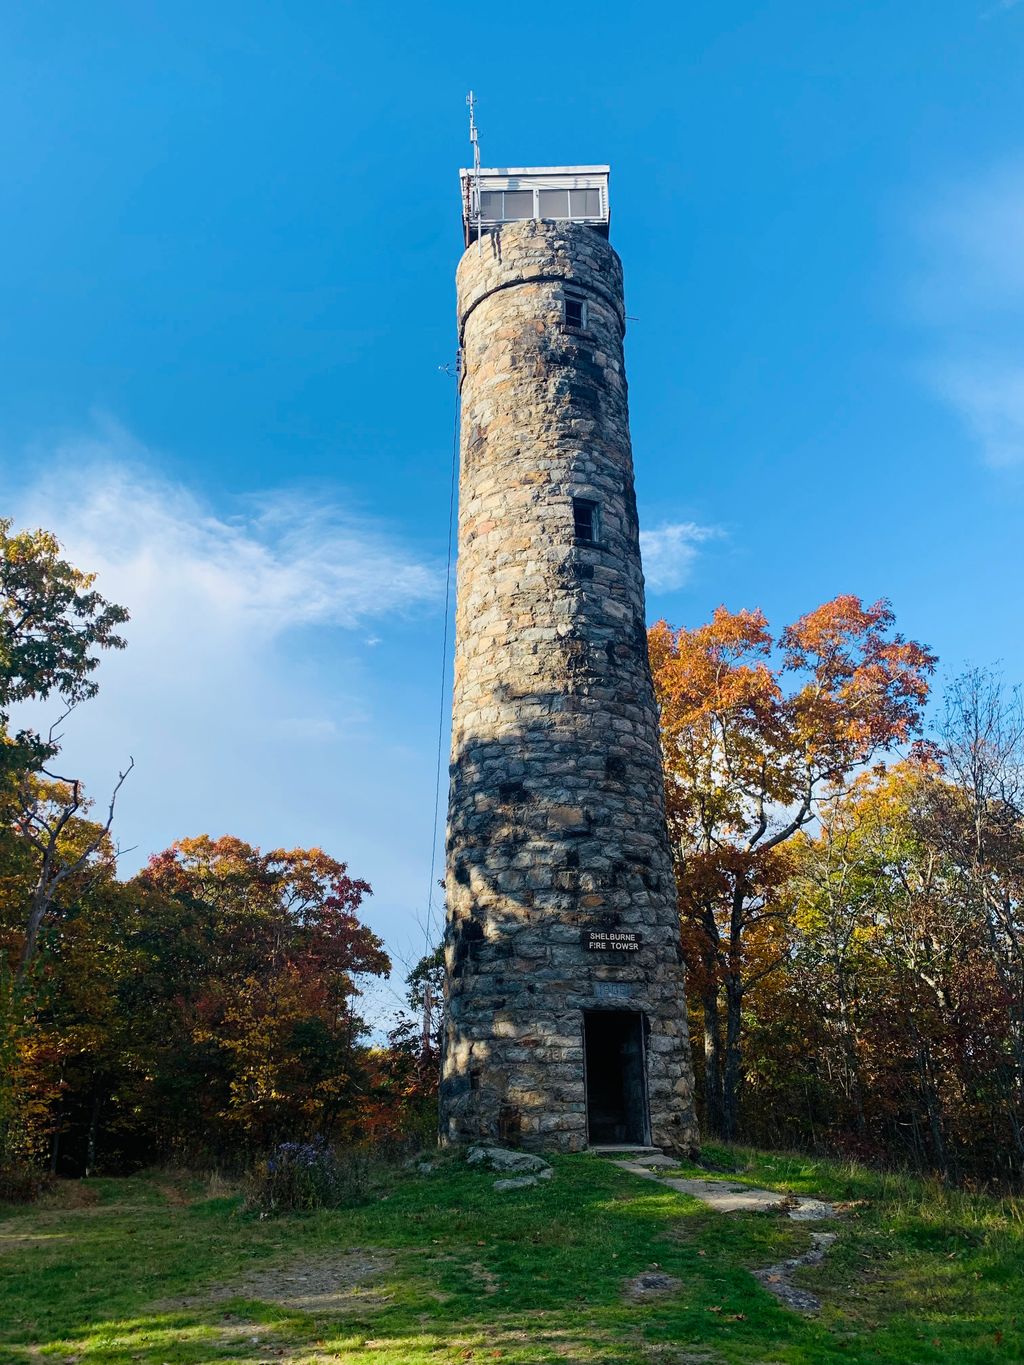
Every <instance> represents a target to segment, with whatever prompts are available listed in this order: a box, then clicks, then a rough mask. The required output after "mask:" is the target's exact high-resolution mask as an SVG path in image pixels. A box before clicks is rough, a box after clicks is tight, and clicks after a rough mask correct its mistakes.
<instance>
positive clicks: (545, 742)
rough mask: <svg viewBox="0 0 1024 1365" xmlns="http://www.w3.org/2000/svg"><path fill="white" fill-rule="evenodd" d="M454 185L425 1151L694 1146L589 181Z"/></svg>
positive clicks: (613, 262) (649, 702)
mask: <svg viewBox="0 0 1024 1365" xmlns="http://www.w3.org/2000/svg"><path fill="white" fill-rule="evenodd" d="M462 186H463V215H464V225H465V231H466V252H465V255H464V256H463V258H462V261H461V263H460V265H459V269H458V312H459V334H460V344H461V353H462V368H461V377H460V382H461V384H462V433H461V439H462V444H461V451H462V466H461V475H460V485H459V558H458V598H457V616H456V649H455V698H454V723H453V735H452V767H451V795H450V803H449V813H448V845H447V847H448V863H447V868H448V871H447V900H448V924H447V934H446V945H445V952H446V961H447V1010H446V1021H445V1039H444V1059H443V1074H442V1085H441V1130H442V1137H443V1138H444V1139H445V1140H448V1141H463V1140H467V1139H481V1138H483V1139H492V1140H498V1141H504V1142H512V1143H516V1144H521V1145H522V1146H525V1147H531V1148H554V1149H558V1150H562V1151H578V1150H580V1149H582V1148H585V1147H587V1146H588V1145H594V1144H605V1143H607V1144H622V1145H640V1144H646V1143H654V1144H656V1145H659V1146H663V1147H667V1148H671V1149H675V1150H692V1149H694V1148H695V1147H696V1145H697V1132H696V1126H695V1123H694V1117H693V1107H692V1088H693V1082H692V1071H691V1063H690V1051H689V1041H688V1037H687V1030H686V1012H685V1006H684V1002H683V970H682V964H681V961H680V955H679V946H678V945H679V928H678V912H677V906H676V892H675V885H674V881H673V875H672V863H671V858H670V853H669V845H668V836H667V833H666V828H665V812H664V792H663V787H662V765H661V754H660V749H659V743H658V716H657V710H656V707H655V701H654V693H653V688H652V684H651V675H650V667H649V664H648V658H647V637H646V631H645V620H644V586H643V576H642V573H641V569H640V547H639V530H638V525H637V514H636V501H635V498H634V493H633V466H632V456H631V453H630V442H629V427H628V418H627V408H626V379H625V373H624V369H623V355H622V342H623V334H624V332H625V313H624V307H623V293H622V267H621V265H620V262H619V258H618V256H617V255H616V254H615V252H614V251H613V250H612V248H611V246H610V245H609V244H608V240H607V237H608V221H609V214H608V167H607V166H566V167H557V168H549V169H535V168H534V169H522V168H506V169H504V170H487V171H481V170H479V169H475V170H474V171H464V172H462Z"/></svg>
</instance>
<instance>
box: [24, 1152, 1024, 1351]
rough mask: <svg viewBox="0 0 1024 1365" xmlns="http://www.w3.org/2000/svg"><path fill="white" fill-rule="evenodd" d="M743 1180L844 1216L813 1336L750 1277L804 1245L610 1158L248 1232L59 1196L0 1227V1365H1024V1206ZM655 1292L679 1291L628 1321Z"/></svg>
mask: <svg viewBox="0 0 1024 1365" xmlns="http://www.w3.org/2000/svg"><path fill="white" fill-rule="evenodd" d="M709 1155H710V1158H711V1159H712V1160H714V1161H717V1162H718V1163H719V1164H721V1165H723V1166H729V1167H733V1168H735V1169H736V1171H737V1174H736V1175H735V1176H732V1177H730V1178H731V1179H739V1180H743V1181H748V1182H750V1183H753V1184H760V1185H766V1186H768V1187H770V1188H773V1189H780V1190H792V1191H793V1192H794V1193H799V1194H815V1195H821V1196H823V1197H825V1198H828V1199H833V1200H840V1201H844V1202H846V1203H847V1204H848V1205H850V1207H848V1208H847V1210H846V1212H845V1213H844V1215H843V1217H842V1218H841V1219H839V1220H837V1221H836V1222H835V1223H833V1224H831V1225H830V1226H831V1227H832V1228H833V1229H834V1230H836V1231H838V1232H839V1234H840V1237H839V1241H838V1242H837V1244H836V1246H835V1247H834V1249H833V1251H832V1252H831V1254H830V1256H829V1258H828V1260H827V1261H826V1262H825V1264H824V1265H823V1266H820V1267H813V1268H808V1269H806V1270H803V1271H801V1272H799V1273H798V1275H797V1282H798V1283H800V1284H802V1285H803V1286H804V1287H806V1288H808V1289H811V1290H813V1292H815V1293H816V1294H818V1295H819V1297H820V1298H821V1300H822V1310H821V1312H820V1314H819V1315H818V1316H817V1317H812V1318H808V1317H802V1316H800V1315H798V1314H796V1313H793V1312H790V1311H789V1310H787V1309H785V1308H782V1307H781V1306H780V1305H779V1304H778V1303H777V1302H776V1301H775V1300H774V1299H773V1298H772V1297H771V1296H770V1295H769V1294H768V1293H767V1292H766V1291H765V1290H764V1289H762V1288H761V1287H760V1285H759V1284H758V1283H757V1282H756V1281H755V1280H754V1279H753V1278H752V1276H751V1275H750V1273H749V1272H750V1270H751V1269H753V1268H757V1267H761V1266H765V1265H767V1264H769V1263H771V1262H774V1261H778V1260H781V1259H782V1258H784V1257H785V1256H787V1255H795V1254H799V1253H800V1252H802V1251H804V1250H805V1249H806V1248H807V1246H808V1244H809V1231H808V1228H807V1225H805V1224H798V1223H794V1222H792V1221H790V1220H787V1219H786V1218H785V1217H783V1216H781V1215H779V1214H777V1213H771V1214H765V1213H758V1214H730V1215H721V1214H716V1213H712V1212H710V1211H709V1210H707V1209H706V1208H705V1207H704V1206H703V1205H701V1204H699V1203H697V1202H695V1201H694V1200H691V1199H689V1198H687V1197H685V1196H683V1195H681V1194H676V1193H674V1192H673V1191H671V1190H669V1189H667V1188H665V1187H663V1186H659V1185H656V1184H654V1183H653V1182H650V1181H645V1180H642V1179H640V1178H637V1177H634V1176H631V1175H628V1174H626V1173H625V1172H623V1171H620V1170H618V1169H617V1168H615V1167H613V1166H611V1165H610V1164H608V1162H606V1161H603V1160H601V1159H599V1158H597V1157H592V1156H580V1157H565V1158H561V1159H557V1160H556V1161H555V1165H556V1168H557V1174H556V1177H555V1179H554V1180H552V1181H550V1182H544V1183H541V1184H540V1185H538V1186H536V1187H534V1188H531V1189H527V1190H519V1191H515V1192H512V1193H507V1194H496V1193H495V1192H494V1191H493V1189H492V1182H493V1179H494V1177H493V1175H489V1174H486V1173H484V1172H478V1171H475V1170H470V1169H467V1168H466V1167H465V1166H463V1165H462V1164H461V1162H460V1161H458V1160H444V1161H442V1162H440V1163H439V1164H438V1165H437V1166H436V1168H435V1170H434V1171H433V1173H431V1174H429V1175H421V1174H419V1173H415V1172H413V1173H402V1174H400V1175H395V1176H391V1177H389V1178H388V1180H387V1182H386V1183H385V1184H383V1185H382V1186H381V1187H380V1188H379V1189H378V1190H377V1191H376V1192H375V1194H374V1195H373V1197H372V1198H371V1199H370V1200H369V1201H368V1202H367V1203H365V1204H364V1205H362V1206H360V1207H358V1208H355V1209H348V1210H342V1211H338V1212H332V1213H320V1214H309V1215H291V1216H287V1217H279V1218H270V1219H262V1220H261V1219H258V1218H254V1217H253V1216H251V1215H248V1214H245V1213H244V1212H243V1211H242V1209H241V1201H240V1199H239V1197H238V1196H237V1195H236V1194H235V1193H233V1192H232V1191H230V1190H218V1189H217V1188H216V1187H215V1188H214V1189H213V1190H211V1187H210V1184H209V1182H208V1181H205V1180H201V1179H199V1178H192V1177H188V1176H182V1175H169V1174H155V1175H150V1176H146V1177H135V1178H132V1179H125V1180H91V1181H88V1182H79V1183H77V1184H71V1183H69V1184H65V1185H63V1186H62V1187H61V1188H60V1190H59V1191H58V1193H57V1194H56V1195H54V1196H52V1197H50V1198H49V1199H48V1201H46V1202H45V1203H43V1204H40V1205H36V1206H34V1207H30V1208H7V1209H4V1210H2V1211H0V1361H4V1362H11V1361H17V1362H25V1361H69V1362H70V1361H75V1362H81V1363H82V1365H105V1363H106V1362H114V1361H118V1362H121V1361H125V1362H127V1361H139V1362H143V1365H179V1363H180V1362H188V1363H189V1365H198V1363H199V1362H205V1361H237V1362H273V1361H286V1362H302V1361H310V1362H318V1363H319V1362H325V1361H344V1362H358V1363H359V1365H398V1363H399V1362H401V1365H406V1363H407V1362H408V1365H420V1363H421V1362H424V1363H425V1362H431V1363H432V1365H441V1363H442V1362H462V1361H474V1362H477V1365H479V1363H480V1362H484V1361H492V1360H500V1361H504V1362H508V1363H509V1365H512V1363H513V1362H522V1363H523V1365H525V1363H526V1362H530V1365H535V1362H542V1361H550V1362H562V1365H566V1363H567V1362H606V1363H607V1365H612V1363H613V1362H614V1365H627V1363H628V1365H632V1363H633V1362H637V1363H639V1362H651V1363H653V1365H698V1362H704V1363H706V1365H712V1363H713V1362H721V1361H726V1362H732V1361H744V1362H746V1361H749V1362H760V1365H773V1363H774V1362H784V1361H785V1362H814V1365H819V1362H831V1361H850V1362H854V1361H865V1362H867V1361H870V1362H878V1361H897V1362H914V1365H917V1363H918V1362H922V1363H923V1362H938V1361H949V1362H954V1361H955V1362H979V1363H980V1362H989V1361H992V1362H997V1361H998V1362H1009V1361H1015V1362H1019V1361H1024V1203H1022V1201H998V1200H993V1199H986V1198H981V1197H969V1196H966V1195H960V1194H947V1193H944V1192H943V1191H941V1190H940V1189H938V1188H937V1187H934V1186H931V1185H928V1184H924V1183H922V1182H920V1181H915V1180H912V1179H909V1178H905V1177H892V1176H883V1175H878V1174H875V1173H872V1172H870V1171H867V1170H865V1169H864V1168H861V1167H852V1166H845V1165H839V1164H836V1163H829V1162H822V1161H814V1160H810V1159H807V1158H801V1157H791V1156H781V1155H777V1154H770V1153H768V1154H765V1153H760V1154H759V1153H753V1152H745V1151H742V1150H740V1149H732V1150H729V1151H725V1150H724V1149H719V1150H714V1151H711V1152H710V1153H709ZM655 1266H657V1267H658V1268H659V1269H661V1270H662V1271H664V1272H666V1273H667V1274H669V1275H672V1276H675V1277H677V1278H678V1279H679V1280H680V1281H681V1288H680V1289H679V1290H678V1291H677V1292H675V1293H673V1294H670V1295H668V1296H667V1297H665V1298H661V1299H658V1300H655V1301H650V1302H643V1303H635V1302H631V1301H630V1299H629V1298H628V1297H627V1296H626V1294H625V1293H624V1287H625V1284H626V1282H627V1281H628V1280H629V1279H630V1278H631V1277H633V1276H636V1275H638V1274H640V1273H641V1272H643V1271H646V1270H649V1269H651V1268H652V1267H655Z"/></svg>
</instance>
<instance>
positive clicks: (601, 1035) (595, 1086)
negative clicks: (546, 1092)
mask: <svg viewBox="0 0 1024 1365" xmlns="http://www.w3.org/2000/svg"><path fill="white" fill-rule="evenodd" d="M583 1043H584V1053H585V1057H586V1095H587V1138H588V1140H589V1142H590V1144H591V1145H592V1146H593V1145H594V1144H595V1143H597V1144H611V1145H621V1146H627V1145H629V1144H630V1143H635V1144H637V1145H638V1146H643V1145H645V1144H646V1143H647V1142H648V1141H649V1132H650V1125H649V1122H648V1116H647V1076H646V1072H647V1065H646V1059H645V1048H644V1017H643V1015H642V1014H640V1013H638V1012H635V1011H633V1010H585V1011H584V1014H583Z"/></svg>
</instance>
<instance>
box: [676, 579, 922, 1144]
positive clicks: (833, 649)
mask: <svg viewBox="0 0 1024 1365" xmlns="http://www.w3.org/2000/svg"><path fill="white" fill-rule="evenodd" d="M894 620H895V618H894V616H893V613H892V610H891V608H890V606H889V604H888V603H887V602H885V601H881V602H876V603H875V604H874V605H872V606H864V605H863V604H862V603H861V601H860V600H859V599H858V598H857V597H854V596H851V595H844V596H840V597H836V598H835V599H834V600H832V601H831V602H826V603H825V604H824V605H823V606H820V607H818V608H817V609H816V610H815V611H812V612H809V613H808V614H807V615H806V616H802V617H801V618H800V619H799V620H798V621H796V622H794V624H793V625H790V626H787V627H786V628H785V629H784V630H783V631H782V633H781V635H780V636H779V637H778V639H777V640H776V639H775V638H774V637H773V636H772V634H771V631H770V630H769V627H768V622H767V620H766V618H765V616H764V614H763V613H762V612H760V611H739V612H730V611H727V610H726V609H725V607H719V608H718V610H717V611H716V612H715V614H714V617H713V619H712V620H711V622H710V623H709V624H707V625H705V626H701V627H699V628H698V629H696V630H687V629H678V630H676V629H673V628H672V627H671V626H669V625H668V624H667V623H666V622H665V621H659V622H658V623H657V624H656V625H654V626H653V627H652V628H651V630H650V631H649V647H650V656H651V667H652V670H653V673H654V682H655V689H656V693H657V697H658V702H659V706H660V710H661V734H662V746H663V750H664V757H665V780H666V796H667V809H668V820H669V831H670V835H671V838H672V843H673V849H674V854H675V863H676V876H677V881H678V887H679V905H680V914H681V920H682V933H683V943H684V951H685V954H686V959H687V963H688V968H689V976H690V983H691V990H692V991H696V993H697V995H698V996H699V1000H700V1005H701V1009H702V1013H703V1024H704V1028H703V1034H704V1100H705V1120H706V1123H707V1125H708V1127H709V1129H710V1130H711V1131H712V1132H713V1133H715V1134H716V1135H719V1136H722V1137H725V1138H727V1139H731V1138H733V1137H735V1136H736V1133H737V1125H738V1117H739V1100H740V1084H741V1079H742V1066H743V1049H742V1036H741V1034H742V1018H743V1002H744V997H745V995H746V994H747V992H748V991H750V989H751V988H752V987H753V986H754V985H755V984H757V983H758V982H759V981H762V980H764V979H765V978H766V977H768V976H770V975H771V974H772V973H774V972H775V971H777V970H778V968H779V967H780V966H781V965H782V963H783V962H784V960H785V954H786V938H785V925H784V918H785V915H786V909H785V903H784V901H783V900H782V899H780V897H779V896H778V894H777V893H778V891H779V888H780V887H781V886H782V885H783V884H784V883H785V881H786V878H787V876H788V875H789V873H790V870H791V863H790V858H789V856H788V855H789V847H788V846H789V843H790V841H791V840H792V839H793V836H794V835H796V834H797V833H798V832H799V831H800V830H803V829H804V828H806V827H807V826H808V825H809V824H811V823H812V822H813V821H814V820H815V817H816V814H817V811H818V806H819V803H820V802H821V801H822V799H823V798H825V797H826V796H828V797H834V796H835V795H836V793H837V792H839V791H841V790H842V789H843V788H844V786H845V785H846V784H847V783H848V782H849V781H850V779H851V777H852V776H853V775H854V774H856V772H857V771H858V770H860V769H862V768H863V767H864V766H865V765H867V764H869V763H870V762H871V761H872V760H873V759H875V758H876V757H877V756H878V755H880V754H882V753H884V752H886V751H888V750H891V749H892V748H893V747H894V746H896V745H898V744H901V743H903V742H904V741H906V740H908V739H909V738H910V737H911V736H912V735H913V734H914V733H915V732H916V731H917V730H918V728H919V727H920V723H921V713H922V708H923V706H924V703H925V700H926V698H927V696H928V681H927V679H928V675H929V674H930V673H931V672H932V670H933V668H934V665H935V659H934V656H933V655H932V654H931V653H930V652H929V651H928V650H927V649H926V648H925V647H924V646H923V645H920V644H917V643H915V642H914V641H912V640H906V639H904V638H903V636H902V635H900V634H898V633H897V632H896V631H895V630H894V628H893V627H894Z"/></svg>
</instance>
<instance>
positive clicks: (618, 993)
mask: <svg viewBox="0 0 1024 1365" xmlns="http://www.w3.org/2000/svg"><path fill="white" fill-rule="evenodd" d="M635 990H636V987H635V986H633V985H632V984H631V983H630V982H629V981H595V982H594V999H595V1000H629V999H630V998H631V997H632V995H633V993H634V991H635Z"/></svg>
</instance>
